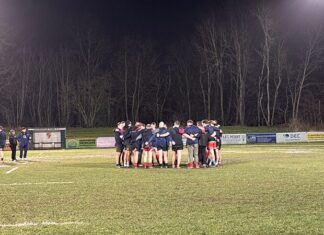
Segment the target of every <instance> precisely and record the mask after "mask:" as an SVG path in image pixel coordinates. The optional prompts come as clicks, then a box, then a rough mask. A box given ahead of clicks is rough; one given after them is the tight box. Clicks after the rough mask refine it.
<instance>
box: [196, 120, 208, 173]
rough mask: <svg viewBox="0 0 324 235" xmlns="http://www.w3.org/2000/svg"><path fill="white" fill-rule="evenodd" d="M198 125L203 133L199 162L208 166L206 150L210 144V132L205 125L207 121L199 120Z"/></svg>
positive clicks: (199, 143) (200, 138) (200, 141)
mask: <svg viewBox="0 0 324 235" xmlns="http://www.w3.org/2000/svg"><path fill="white" fill-rule="evenodd" d="M197 126H198V128H199V129H200V131H201V135H200V137H199V142H198V145H199V149H198V156H199V164H200V165H201V166H203V167H206V166H207V161H206V152H207V144H208V134H207V133H206V129H205V127H206V126H207V121H206V120H203V121H201V122H197Z"/></svg>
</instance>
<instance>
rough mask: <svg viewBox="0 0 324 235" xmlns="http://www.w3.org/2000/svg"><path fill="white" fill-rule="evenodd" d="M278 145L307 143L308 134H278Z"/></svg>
mask: <svg viewBox="0 0 324 235" xmlns="http://www.w3.org/2000/svg"><path fill="white" fill-rule="evenodd" d="M276 135H277V136H276V137H277V143H294V142H295V143H296V142H307V133H306V132H287V133H277V134H276Z"/></svg>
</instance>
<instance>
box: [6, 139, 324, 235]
mask: <svg viewBox="0 0 324 235" xmlns="http://www.w3.org/2000/svg"><path fill="white" fill-rule="evenodd" d="M30 156H31V157H30V158H29V161H28V163H27V164H21V163H17V164H6V167H1V168H0V195H1V206H0V225H1V226H3V225H5V224H6V225H17V224H21V223H26V222H30V223H33V225H30V226H26V225H24V226H23V225H22V226H20V227H0V234H116V233H118V234H161V233H163V234H188V233H189V234H190V233H191V234H324V180H323V179H324V161H323V160H324V145H323V144H300V145H292V144H289V145H252V146H248V145H246V146H225V148H224V150H223V158H224V160H223V163H224V164H223V166H221V167H220V168H217V169H199V170H196V169H195V170H187V169H180V170H174V169H152V170H144V169H138V170H135V169H115V167H114V164H113V159H112V158H111V157H112V156H113V150H100V149H99V150H62V151H31V152H30ZM8 158H9V156H8V153H6V159H8ZM13 167H18V169H17V170H15V171H13V172H12V173H10V174H6V172H7V171H9V170H10V169H12V168H13ZM51 182H63V184H50V183H51ZM64 182H65V184H64ZM19 183H20V184H21V185H19ZM25 183H28V184H25ZM44 222H45V224H44ZM46 222H47V224H46ZM48 222H56V223H66V222H77V223H76V224H65V225H63V224H56V225H55V224H48ZM42 223H43V224H42Z"/></svg>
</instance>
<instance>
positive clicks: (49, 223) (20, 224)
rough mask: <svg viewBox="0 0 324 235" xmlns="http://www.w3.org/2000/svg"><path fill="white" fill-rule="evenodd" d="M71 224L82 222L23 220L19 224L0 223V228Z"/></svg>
mask: <svg viewBox="0 0 324 235" xmlns="http://www.w3.org/2000/svg"><path fill="white" fill-rule="evenodd" d="M73 224H83V223H82V222H79V221H71V222H51V221H44V222H41V223H33V222H24V223H19V224H0V228H9V227H30V226H42V225H44V226H45V225H73Z"/></svg>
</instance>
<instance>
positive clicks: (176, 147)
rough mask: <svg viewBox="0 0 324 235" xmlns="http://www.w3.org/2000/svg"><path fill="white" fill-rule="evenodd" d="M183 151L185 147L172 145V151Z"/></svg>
mask: <svg viewBox="0 0 324 235" xmlns="http://www.w3.org/2000/svg"><path fill="white" fill-rule="evenodd" d="M178 150H183V146H177V145H172V151H178Z"/></svg>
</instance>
